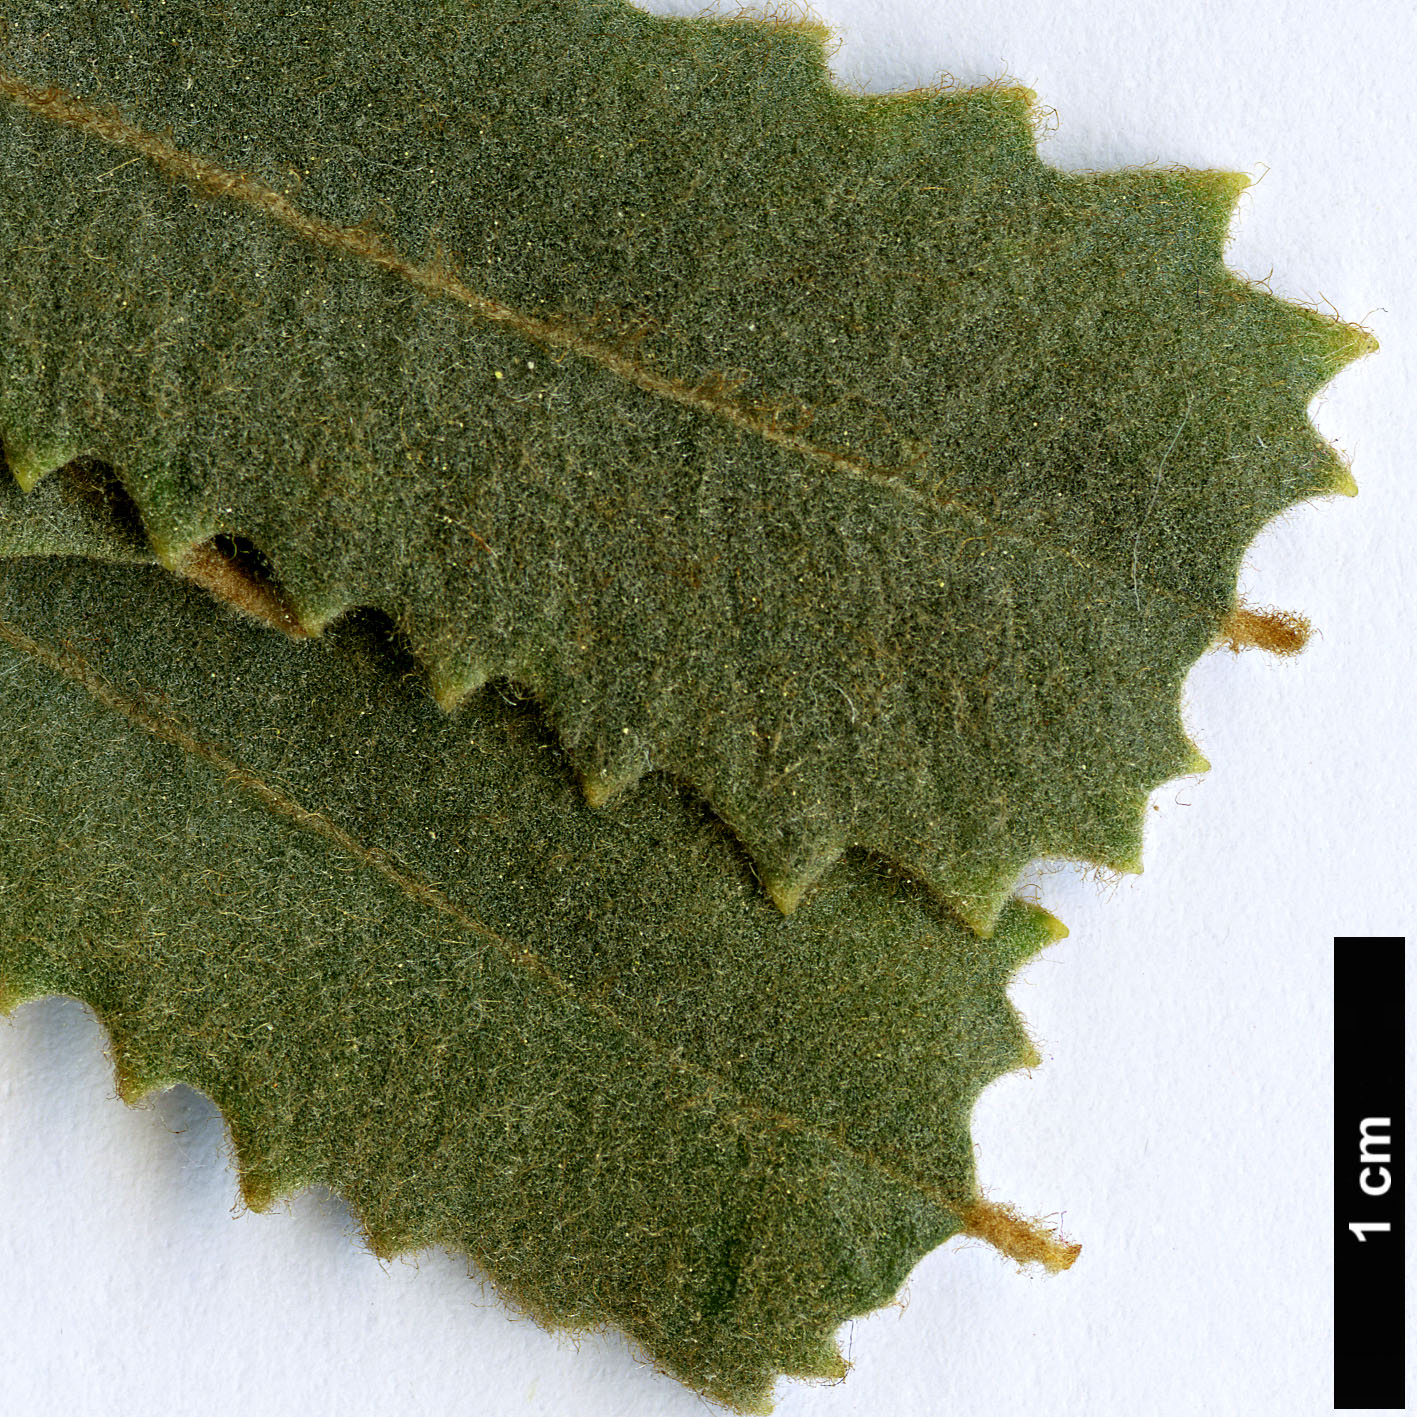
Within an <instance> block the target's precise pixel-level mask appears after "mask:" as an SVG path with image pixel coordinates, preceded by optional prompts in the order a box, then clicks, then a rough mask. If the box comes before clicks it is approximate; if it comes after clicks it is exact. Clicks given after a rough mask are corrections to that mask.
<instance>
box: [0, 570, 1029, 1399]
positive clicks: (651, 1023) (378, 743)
mask: <svg viewBox="0 0 1417 1417" xmlns="http://www.w3.org/2000/svg"><path fill="white" fill-rule="evenodd" d="M0 599H3V605H0V658H3V660H4V662H5V673H4V674H3V675H0V696H2V697H0V717H3V721H4V722H5V723H6V725H7V732H6V735H5V738H4V742H3V745H0V820H3V821H4V822H5V823H6V828H5V830H4V831H3V832H0V879H3V880H4V881H5V883H6V889H5V891H4V892H3V893H0V940H3V942H4V943H3V945H0V993H3V994H4V997H5V999H6V1000H7V1002H8V1003H14V1002H17V1001H18V1000H20V999H22V998H25V997H32V996H35V995H38V994H42V993H50V992H61V993H66V994H71V995H73V996H75V997H78V998H80V999H83V1000H84V1001H86V1002H87V1003H89V1004H90V1005H91V1006H92V1007H93V1008H94V1009H95V1010H96V1012H97V1013H98V1015H99V1017H100V1018H101V1019H102V1020H103V1022H104V1024H105V1026H106V1027H107V1028H108V1029H109V1030H110V1033H111V1035H112V1038H113V1044H114V1051H115V1058H116V1062H117V1066H118V1070H119V1074H120V1079H121V1081H122V1085H123V1089H124V1092H125V1095H127V1096H129V1097H130V1098H132V1097H136V1096H139V1095H141V1094H142V1093H143V1092H144V1091H145V1090H148V1089H151V1088H153V1087H159V1086H164V1085H167V1084H170V1083H172V1082H174V1081H185V1082H188V1083H191V1084H192V1085H194V1086H197V1087H199V1088H201V1089H202V1090H203V1091H205V1092H207V1093H208V1094H209V1095H211V1096H212V1097H213V1099H214V1100H215V1101H216V1102H217V1104H218V1105H219V1106H220V1108H221V1109H222V1112H223V1115H224V1116H225V1117H226V1119H227V1122H228V1124H229V1126H230V1128H231V1132H232V1136H233V1140H234V1143H235V1147H236V1151H237V1154H238V1159H239V1162H240V1165H241V1169H242V1184H243V1188H244V1190H245V1193H246V1195H247V1197H248V1199H249V1200H250V1201H251V1202H252V1203H253V1204H263V1203H266V1202H267V1201H269V1199H270V1198H271V1197H272V1196H273V1195H276V1194H278V1193H280V1192H281V1191H283V1190H287V1189H290V1188H292V1187H295V1186H299V1185H304V1184H311V1183H319V1184H323V1185H326V1186H329V1187H330V1188H331V1189H334V1190H336V1191H337V1192H339V1193H340V1194H341V1195H344V1196H345V1197H346V1198H347V1199H348V1200H349V1201H350V1203H351V1204H352V1205H353V1206H354V1208H355V1210H356V1213H357V1214H358V1215H359V1217H360V1219H361V1222H362V1223H363V1225H364V1226H365V1228H366V1230H367V1232H368V1234H369V1237H370V1240H371V1243H372V1244H373V1245H374V1246H375V1248H376V1249H378V1250H379V1251H380V1252H381V1253H392V1252H394V1251H397V1250H402V1249H406V1248H417V1247H420V1246H425V1245H429V1244H435V1243H437V1244H444V1245H447V1246H450V1247H451V1248H454V1249H456V1250H458V1251H460V1252H462V1253H465V1254H468V1255H470V1256H472V1257H473V1258H474V1259H476V1260H477V1262H478V1263H479V1264H481V1265H482V1266H484V1267H485V1268H486V1270H487V1271H488V1272H489V1273H490V1274H491V1275H492V1276H493V1278H494V1279H495V1280H496V1281H497V1282H498V1283H499V1285H500V1286H501V1287H502V1288H503V1289H504V1291H505V1292H507V1293H508V1294H509V1296H510V1297H512V1298H513V1299H514V1301H515V1302H517V1303H518V1304H519V1305H521V1306H522V1307H524V1308H526V1309H527V1310H528V1311H530V1312H531V1313H533V1314H534V1315H536V1316H537V1317H538V1318H539V1319H541V1320H542V1321H544V1322H546V1323H549V1324H554V1325H556V1326H561V1327H567V1326H569V1327H587V1326H595V1325H599V1324H603V1323H606V1322H610V1323H614V1324H616V1325H617V1326H619V1327H621V1328H623V1329H625V1330H626V1331H628V1332H629V1333H630V1334H632V1335H633V1336H634V1337H635V1338H636V1339H637V1340H638V1341H639V1342H640V1343H641V1344H642V1345H643V1346H644V1348H645V1349H646V1350H647V1351H648V1352H649V1353H650V1355H651V1356H652V1357H653V1358H654V1360H655V1361H656V1362H657V1363H660V1364H662V1365H663V1366H664V1367H666V1368H668V1369H669V1370H670V1371H672V1372H674V1373H676V1374H677V1375H679V1376H680V1377H682V1378H684V1379H685V1380H687V1381H689V1382H692V1383H693V1384H695V1385H696V1386H698V1387H700V1388H701V1389H703V1390H704V1391H706V1392H709V1393H711V1394H713V1395H714V1396H716V1397H718V1398H720V1399H721V1400H723V1401H726V1402H729V1403H731V1404H733V1405H737V1406H740V1407H742V1408H744V1410H760V1409H761V1408H762V1407H763V1406H764V1404H765V1403H766V1402H767V1400H768V1397H769V1394H770V1390H771V1385H772V1382H773V1380H774V1378H775V1377H776V1376H777V1375H778V1374H780V1373H789V1374H802V1375H815V1376H830V1375H834V1374H836V1373H839V1372H840V1371H841V1364H840V1359H839V1358H838V1357H837V1356H836V1355H835V1350H834V1347H833V1346H832V1344H831V1342H830V1334H831V1331H832V1329H833V1328H835V1326H836V1325H837V1324H838V1323H840V1322H841V1321H842V1320H843V1319H844V1318H846V1317H848V1316H849V1315H851V1314H854V1313H858V1312H862V1311H864V1310H866V1309H868V1308H870V1307H873V1306H875V1305H878V1304H880V1303H882V1302H885V1301H887V1300H888V1299H889V1298H890V1297H891V1295H892V1294H893V1293H894V1292H895V1290H896V1289H897V1288H898V1286H899V1284H900V1283H901V1282H902V1280H903V1278H904V1276H905V1274H906V1272H907V1271H908V1269H909V1267H910V1266H911V1265H912V1264H913V1263H914V1262H915V1261H916V1259H918V1258H919V1256H920V1255H921V1254H923V1253H924V1252H925V1251H926V1250H928V1249H930V1248H933V1247H934V1246H935V1245H937V1244H939V1243H941V1242H942V1241H943V1240H944V1239H946V1238H948V1237H949V1236H950V1235H951V1234H954V1233H957V1232H958V1231H959V1230H960V1229H961V1228H972V1227H973V1226H974V1225H975V1224H976V1219H975V1212H976V1211H977V1209H978V1206H979V1198H978V1192H977V1189H976V1185H975V1180H974V1161H973V1152H972V1148H971V1146H970V1142H969V1136H968V1117H969V1112H970V1109H971V1108H972V1105H973V1102H974V1099H975V1098H976V1097H977V1095H978V1092H979V1091H980V1089H981V1088H982V1087H983V1086H985V1085H986V1084H987V1082H988V1081H989V1080H990V1079H992V1078H993V1077H995V1076H997V1075H998V1074H999V1073H1000V1072H1001V1071H1004V1070H1006V1069H1008V1068H1010V1067H1016V1066H1018V1065H1020V1064H1021V1063H1025V1062H1027V1061H1029V1060H1030V1059H1031V1057H1032V1056H1033V1055H1032V1051H1031V1048H1030V1046H1029V1045H1028V1042H1027V1039H1026V1037H1025V1036H1024V1034H1023V1032H1022V1030H1021V1028H1020V1026H1019V1023H1018V1020H1017V1018H1016V1016H1015V1014H1014V1012H1013V1010H1012V1008H1011V1007H1010V1005H1009V1004H1008V1002H1007V999H1006V998H1005V996H1004V987H1005V984H1006V982H1007V979H1008V977H1009V975H1010V974H1011V972H1012V970H1013V969H1014V968H1015V967H1016V966H1017V965H1018V964H1019V963H1020V962H1021V961H1022V960H1023V959H1025V958H1027V957H1028V956H1029V955H1031V954H1032V953H1033V952H1035V951H1036V950H1037V949H1038V948H1039V947H1040V946H1042V945H1043V944H1045V943H1046V942H1047V941H1048V940H1049V939H1051V938H1053V937H1054V935H1055V926H1054V924H1053V922H1051V921H1050V920H1049V918H1048V917H1047V916H1045V915H1044V914H1043V913H1042V912H1041V911H1037V910H1034V909H1031V908H1029V907H1025V906H1022V905H1015V906H1011V907H1010V908H1009V910H1008V911H1007V912H1006V913H1005V916H1004V917H1003V919H1002V921H1001V925H1000V929H999V930H998V932H997V933H996V935H995V937H994V938H993V939H992V940H989V941H979V940H976V939H975V938H974V937H972V936H971V935H970V933H969V932H968V931H967V930H966V929H965V928H964V927H963V926H961V925H960V924H959V923H958V922H957V921H955V920H953V919H952V918H951V917H950V915H949V914H948V912H946V911H944V910H943V909H942V907H940V906H939V905H938V904H936V903H934V902H932V901H931V900H930V899H929V898H928V897H926V896H925V895H924V893H923V892H922V891H920V890H919V889H918V888H916V887H913V886H910V885H908V884H906V883H903V882H900V881H892V880H890V879H889V878H887V877H885V876H884V875H882V874H881V873H880V872H879V871H877V870H875V869H872V868H871V867H869V866H868V865H866V864H865V863H863V862H862V861H860V860H859V859H855V858H852V859H848V860H847V861H846V862H844V863H843V865H842V868H841V869H840V870H839V871H838V872H837V873H834V878H833V881H832V883H831V884H830V885H829V887H828V888H827V889H825V890H824V892H823V895H822V897H821V899H820V901H819V903H818V908H817V909H815V910H813V911H811V912H806V913H803V914H802V915H799V916H794V917H792V918H791V919H789V920H786V921H784V920H782V919H781V918H780V917H779V916H778V915H777V914H776V912H775V911H774V910H773V909H772V907H771V906H770V905H769V904H768V903H767V902H765V901H764V900H763V899H762V898H761V896H760V893H759V892H758V891H757V890H756V889H755V883H754V882H753V880H752V877H751V874H750V873H749V872H748V871H747V870H746V869H745V867H744V866H743V864H742V862H741V860H739V859H738V858H737V857H736V854H735V848H734V846H733V844H732V842H731V840H730V839H729V838H728V837H727V835H726V834H725V832H724V829H723V828H722V826H721V825H720V824H718V823H716V822H715V821H714V820H713V819H712V818H710V817H709V816H707V815H706V814H705V813H704V812H703V811H702V809H699V808H695V807H693V806H692V805H690V804H689V803H688V802H686V801H685V799H684V798H683V797H681V796H680V795H679V794H678V793H676V792H675V791H674V790H673V789H672V788H671V787H670V786H669V785H668V784H667V783H665V782H663V781H662V780H657V781H655V782H653V783H650V784H646V790H645V791H644V792H642V793H639V794H636V795H635V797H634V798H633V799H631V800H630V801H627V802H625V803H623V804H621V806H620V807H619V808H617V809H616V810H615V811H614V812H612V813H604V812H600V813H597V812H594V811H592V810H591V809H590V808H588V807H587V806H586V805H585V804H584V803H583V802H582V801H581V800H580V798H579V795H578V793H577V791H576V790H575V786H574V782H573V780H572V778H571V775H570V774H569V773H568V772H567V770H566V766H565V763H564V761H563V760H562V758H561V755H560V753H559V751H558V750H557V749H556V747H555V746H554V745H553V744H552V743H550V742H549V741H548V740H547V739H546V738H545V736H544V733H542V732H541V730H540V729H539V728H538V725H537V723H536V721H535V719H534V718H533V717H532V716H531V715H530V714H529V713H528V711H527V709H526V708H525V707H524V706H523V707H514V706H510V705H507V704H505V703H504V702H503V701H502V699H501V698H500V697H499V696H498V695H496V694H494V693H488V694H483V695H479V696H476V697H475V698H473V699H472V700H470V701H469V702H468V703H466V704H465V705H464V706H463V707H462V708H461V709H460V710H459V711H458V713H457V714H455V715H447V714H444V713H443V712H441V711H440V710H439V709H437V708H436V706H435V705H434V704H433V703H432V702H431V701H430V700H428V699H427V697H426V695H424V694H423V693H422V691H421V689H420V688H419V686H418V684H417V682H416V676H415V675H414V673H413V670H412V666H411V664H410V663H409V662H407V661H404V662H403V663H400V662H399V661H398V659H397V657H396V656H395V655H394V653H393V651H392V650H391V648H390V645H389V643H388V640H387V631H386V630H385V629H381V628H380V627H379V626H378V625H377V624H374V623H369V622H367V621H360V620H355V619H351V620H348V621H346V622H344V623H343V624H342V625H341V626H339V627H337V628H336V629H335V630H333V631H332V632H331V633H330V635H329V636H328V637H326V638H325V639H324V640H323V641H321V642H318V643H316V644H314V645H311V644H304V645H300V644H295V643H292V642H291V641H289V640H287V639H285V638H282V637H278V636H273V635H270V634H269V633H268V632H266V631H265V630H263V629H262V628H260V627H258V626H255V625H253V624H249V623H245V622H241V621H238V620H236V619H234V618H233V617H232V616H231V615H230V614H229V613H228V612H226V611H224V610H222V609H220V608H219V607H217V606H216V605H214V604H213V603H212V602H211V601H210V600H209V599H208V598H206V597H205V596H203V595H202V594H201V593H200V592H199V591H197V590H196V589H195V588H188V587H183V586H182V585H181V584H180V583H179V582H176V581H174V580H173V579H172V578H170V577H169V576H167V574H166V573H164V572H162V571H161V570H159V569H157V568H150V567H129V568H125V567H114V566H110V565H104V564H102V563H99V562H94V561H81V560H77V559H39V558H35V559H30V560H18V561H13V562H10V563H8V564H7V565H6V566H5V567H4V571H3V578H2V582H0Z"/></svg>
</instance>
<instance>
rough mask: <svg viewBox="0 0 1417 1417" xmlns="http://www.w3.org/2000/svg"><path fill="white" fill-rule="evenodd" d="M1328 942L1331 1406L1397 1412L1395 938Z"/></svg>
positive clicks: (1399, 965)
mask: <svg viewBox="0 0 1417 1417" xmlns="http://www.w3.org/2000/svg"><path fill="white" fill-rule="evenodd" d="M1333 944H1334V956H1333V993H1334V1039H1333V1059H1334V1061H1333V1105H1334V1112H1333V1183H1334V1184H1333V1193H1334V1217H1333V1220H1334V1226H1333V1228H1334V1267H1333V1371H1334V1385H1333V1386H1334V1392H1333V1405H1334V1407H1335V1408H1340V1409H1342V1408H1359V1407H1367V1408H1373V1407H1386V1408H1396V1409H1401V1408H1404V1407H1405V1406H1406V1393H1405V1388H1404V1371H1403V1369H1404V1362H1403V1356H1404V1355H1403V1335H1404V1330H1405V1323H1404V1296H1403V1245H1404V1241H1405V1237H1404V1233H1403V1232H1404V1224H1403V1220H1404V1215H1403V1212H1404V1206H1403V1151H1404V1145H1403V1144H1404V1135H1403V1131H1404V1125H1405V1120H1406V1118H1405V1112H1404V1102H1405V1089H1404V1085H1403V1051H1404V1049H1403V1030H1404V1011H1403V993H1404V991H1403V984H1404V980H1403V966H1404V951H1405V941H1404V940H1402V939H1398V938H1379V937H1374V938H1367V937H1360V936H1346V937H1340V938H1338V939H1336V940H1334V942H1333Z"/></svg>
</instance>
